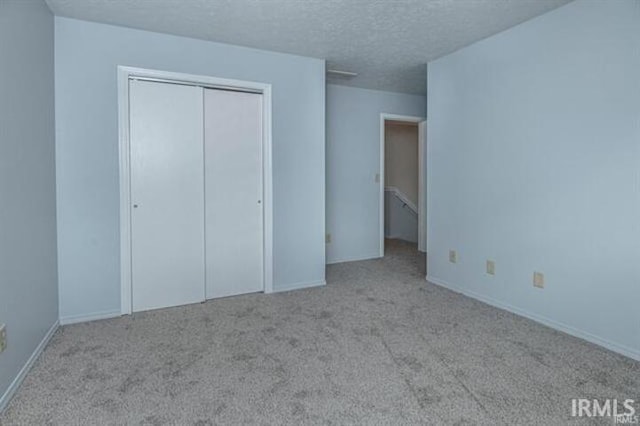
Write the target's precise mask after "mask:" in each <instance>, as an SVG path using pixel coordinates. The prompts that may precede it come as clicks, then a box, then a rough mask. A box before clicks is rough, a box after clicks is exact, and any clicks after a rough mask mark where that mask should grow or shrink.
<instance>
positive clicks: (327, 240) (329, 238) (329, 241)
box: [324, 234, 331, 244]
mask: <svg viewBox="0 0 640 426" xmlns="http://www.w3.org/2000/svg"><path fill="white" fill-rule="evenodd" d="M324 242H325V243H327V244H329V243H331V234H327V235H325V236H324Z"/></svg>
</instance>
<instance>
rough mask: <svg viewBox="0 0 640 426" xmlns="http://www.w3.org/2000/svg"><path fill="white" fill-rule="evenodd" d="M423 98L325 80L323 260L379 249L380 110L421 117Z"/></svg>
mask: <svg viewBox="0 0 640 426" xmlns="http://www.w3.org/2000/svg"><path fill="white" fill-rule="evenodd" d="M425 103H426V102H425V98H424V96H418V95H407V94H403V93H392V92H382V91H377V90H368V89H359V88H355V87H346V86H338V85H333V84H329V85H327V205H326V211H327V233H330V234H331V242H330V243H327V245H326V247H327V262H328V263H336V262H346V261H351V260H359V259H369V258H375V257H379V255H380V247H379V246H380V214H379V208H380V204H379V191H380V183H379V182H376V174H378V173H379V168H380V114H381V113H389V114H399V115H411V116H418V117H423V116H424V115H425Z"/></svg>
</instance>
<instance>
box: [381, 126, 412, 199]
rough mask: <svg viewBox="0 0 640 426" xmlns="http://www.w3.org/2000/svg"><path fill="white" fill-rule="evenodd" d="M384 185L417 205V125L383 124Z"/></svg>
mask: <svg viewBox="0 0 640 426" xmlns="http://www.w3.org/2000/svg"><path fill="white" fill-rule="evenodd" d="M384 132H385V145H384V150H385V154H384V155H385V157H384V160H385V166H384V181H385V182H384V184H385V186H391V187H395V188H398V189H399V190H400V191H401V192H402V193H403V194H404V195H405V196H406V197H407V198H408V199H409V201H411V202H412V203H413V204H414V205H416V206H417V205H418V125H417V124H404V123H395V122H387V123H385V128H384Z"/></svg>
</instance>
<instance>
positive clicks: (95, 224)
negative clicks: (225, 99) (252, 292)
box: [56, 17, 325, 319]
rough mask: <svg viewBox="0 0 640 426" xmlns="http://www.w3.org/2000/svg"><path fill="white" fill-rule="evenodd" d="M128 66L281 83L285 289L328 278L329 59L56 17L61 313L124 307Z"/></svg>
mask: <svg viewBox="0 0 640 426" xmlns="http://www.w3.org/2000/svg"><path fill="white" fill-rule="evenodd" d="M118 65H128V66H134V67H141V68H151V69H158V70H165V71H175V72H184V73H190V74H199V75H211V76H216V77H223V78H232V79H238V80H249V81H258V82H263V83H271V84H272V89H273V95H272V97H273V126H272V130H273V191H274V200H273V208H274V224H273V243H274V248H273V256H274V289H275V290H278V289H281V288H287V287H292V286H296V285H298V284H304V283H309V282H317V281H322V280H324V266H325V247H324V227H325V209H324V206H325V195H324V194H325V78H324V72H325V65H324V61H322V60H318V59H311V58H304V57H300V56H292V55H285V54H279V53H272V52H265V51H259V50H254V49H247V48H241V47H236V46H229V45H224V44H219V43H212V42H207V41H202V40H195V39H188V38H182V37H175V36H169V35H163V34H158V33H151V32H146V31H139V30H131V29H126V28H121V27H114V26H109V25H103V24H96V23H90V22H85V21H78V20H74V19H67V18H60V17H56V111H57V115H56V132H57V133H56V135H57V140H56V161H57V165H58V176H57V187H58V231H59V235H60V239H59V258H60V262H59V268H60V315H61V317H62V318H66V319H73V318H77V317H83V316H85V315H92V314H101V313H102V314H108V313H112V312H114V311H119V310H120V259H119V256H120V254H119V251H120V248H119V247H120V238H119V226H120V222H119V217H118V216H119V210H118V209H119V207H118V206H119V186H118V185H119V184H118V179H119V175H118V117H117V111H118V107H117V84H116V83H117V71H116V70H117V66H118Z"/></svg>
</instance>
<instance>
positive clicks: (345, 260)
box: [327, 253, 382, 265]
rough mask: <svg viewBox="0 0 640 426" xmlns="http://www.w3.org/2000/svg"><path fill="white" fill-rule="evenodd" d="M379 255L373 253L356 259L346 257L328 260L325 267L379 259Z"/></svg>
mask: <svg viewBox="0 0 640 426" xmlns="http://www.w3.org/2000/svg"><path fill="white" fill-rule="evenodd" d="M381 257H382V256H380V253H375V254H371V255H367V256H356V257H346V258H343V259H336V260H330V261H328V262H327V265H335V264H337V263H346V262H360V261H361V260H373V259H380V258H381Z"/></svg>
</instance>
